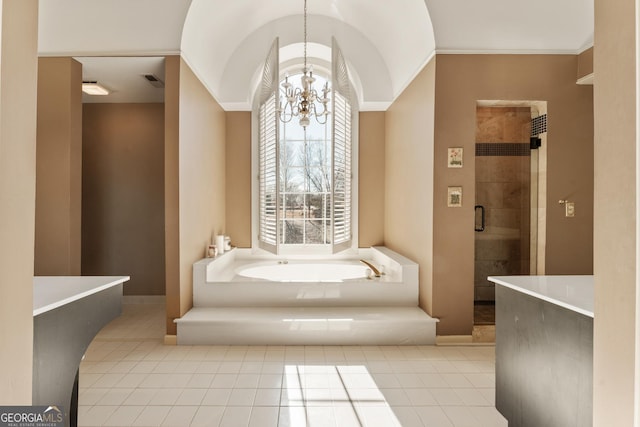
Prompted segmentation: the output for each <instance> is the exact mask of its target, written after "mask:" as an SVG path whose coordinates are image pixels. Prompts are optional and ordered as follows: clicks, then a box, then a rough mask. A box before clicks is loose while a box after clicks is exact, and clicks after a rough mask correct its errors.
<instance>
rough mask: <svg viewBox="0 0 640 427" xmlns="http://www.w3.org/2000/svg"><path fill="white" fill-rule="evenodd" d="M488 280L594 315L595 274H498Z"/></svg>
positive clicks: (590, 315)
mask: <svg viewBox="0 0 640 427" xmlns="http://www.w3.org/2000/svg"><path fill="white" fill-rule="evenodd" d="M488 280H489V281H491V282H494V283H495V284H497V285H502V286H506V287H508V288H511V289H513V290H516V291H519V292H522V293H524V294H528V295H531V296H533V297H536V298H540V299H542V300H545V301H548V302H550V303H552V304H556V305H559V306H561V307H564V308H568V309H569V310H572V311H575V312H577V313H581V314H584V315H585V316H589V317H593V307H594V297H593V276H496V277H489V278H488Z"/></svg>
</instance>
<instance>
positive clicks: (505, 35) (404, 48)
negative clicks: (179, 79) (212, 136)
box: [39, 0, 593, 110]
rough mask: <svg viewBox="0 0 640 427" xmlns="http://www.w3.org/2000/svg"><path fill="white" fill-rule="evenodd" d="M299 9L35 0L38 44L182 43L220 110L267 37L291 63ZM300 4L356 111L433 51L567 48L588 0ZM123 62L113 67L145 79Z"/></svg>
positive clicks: (56, 51)
mask: <svg viewBox="0 0 640 427" xmlns="http://www.w3.org/2000/svg"><path fill="white" fill-rule="evenodd" d="M302 10H303V1H302V0H263V1H257V0H234V1H228V0H135V1H131V0H56V1H55V2H54V1H51V0H40V15H39V20H40V22H39V53H40V55H42V56H57V55H68V56H74V57H88V56H102V57H107V58H104V59H103V60H102V61H104V62H109V59H108V57H121V56H125V57H127V56H130V57H133V56H162V55H167V54H181V55H182V56H183V58H184V59H185V60H186V61H187V63H188V64H189V65H190V67H191V68H192V69H193V70H194V72H195V73H196V74H197V75H198V77H199V78H200V80H201V81H202V82H203V83H204V85H205V86H206V87H207V88H208V89H209V91H210V92H211V93H212V95H213V96H214V97H215V98H216V99H217V101H218V102H219V103H220V104H221V105H222V106H223V107H224V108H225V109H227V110H248V109H250V108H251V105H252V100H253V94H254V92H255V88H256V85H257V81H258V77H259V73H260V70H261V66H262V61H263V60H264V58H265V56H266V53H267V50H268V48H269V46H270V44H271V42H272V41H273V39H274V38H275V37H279V38H280V46H281V51H280V59H281V62H284V64H285V67H286V66H293V65H295V66H296V67H298V66H299V64H300V62H301V57H302V52H303V50H302V40H303V31H302V29H303V20H302ZM308 13H309V18H308V33H309V36H308V39H309V43H310V44H309V56H310V62H313V63H316V64H317V65H318V66H320V68H323V66H325V68H326V64H327V63H328V61H329V59H330V49H329V46H330V45H331V37H332V36H333V37H335V38H336V39H337V41H338V43H339V44H340V46H341V48H342V50H343V52H344V55H345V58H346V59H347V62H348V64H349V70H350V72H351V74H352V78H353V81H354V83H355V85H356V87H357V89H358V94H359V101H360V107H361V109H364V110H380V109H385V108H386V107H387V106H388V105H389V104H390V103H391V102H392V101H393V100H394V99H395V98H396V97H397V96H398V95H399V94H400V93H401V92H402V91H403V90H404V88H406V86H407V85H408V84H409V83H410V82H411V80H413V78H414V77H415V76H416V74H417V73H418V72H419V71H420V70H421V69H422V67H423V66H424V65H425V64H426V63H427V62H428V61H429V59H430V58H431V57H432V55H433V54H434V53H436V52H439V53H440V52H442V53H574V54H575V53H579V52H580V51H582V50H584V49H585V48H588V47H589V46H591V45H592V44H593V0H562V1H557V0H538V2H536V3H524V2H522V1H520V0H484V1H482V2H474V1H468V0H446V1H443V0H394V1H389V0H309V1H308ZM79 60H81V61H82V60H83V58H79ZM114 61H115V60H114ZM126 62H127V61H122V60H120V61H119V63H120V64H121V65H120V66H121V67H123V68H122V73H121V77H122V78H125V77H127V76H129V78H133V79H138V80H139V81H140V82H141V84H146V82H143V81H142V79H141V77H140V74H143V73H144V71H140V70H139V69H135V68H129V69H127V68H126V66H125V63H126ZM97 63H98V62H96V61H94V62H92V67H91V71H92V73H93V74H94V75H93V76H92V78H93V79H100V70H99V67H96V64H97ZM139 64H140V62H138V66H139ZM113 67H114V66H111V67H105V68H109V69H110V70H111V77H110V78H111V79H113V83H112V85H117V84H118V82H117V76H118V73H117V72H116V73H115V75H114V68H113Z"/></svg>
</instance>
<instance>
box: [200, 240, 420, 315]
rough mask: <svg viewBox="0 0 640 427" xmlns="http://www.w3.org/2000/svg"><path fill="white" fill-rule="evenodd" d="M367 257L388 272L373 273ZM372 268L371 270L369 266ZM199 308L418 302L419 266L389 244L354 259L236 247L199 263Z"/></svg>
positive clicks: (416, 303) (404, 303)
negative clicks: (295, 256)
mask: <svg viewBox="0 0 640 427" xmlns="http://www.w3.org/2000/svg"><path fill="white" fill-rule="evenodd" d="M360 259H365V260H367V261H369V262H370V263H372V264H373V265H374V266H375V267H376V268H378V269H379V270H381V271H384V273H385V274H384V275H383V276H381V277H379V278H368V277H367V276H368V275H369V271H370V270H369V267H367V266H366V265H364V264H363V263H361V262H360V261H359V260H360ZM368 270H369V271H368ZM193 304H194V307H274V306H276V307H286V306H295V307H320V306H331V307H341V306H343V307H346V306H349V307H358V306H417V305H418V265H417V264H416V263H415V262H413V261H411V260H409V259H408V258H405V257H404V256H402V255H400V254H398V253H396V252H393V251H391V250H390V249H388V248H385V247H373V248H365V249H360V250H359V252H358V253H357V254H355V256H352V257H349V258H344V257H341V258H325V259H309V258H307V257H301V258H298V259H292V258H285V257H280V256H275V255H262V256H255V255H254V254H253V253H252V251H251V250H250V249H233V250H231V251H228V252H225V253H224V254H222V255H220V256H218V257H216V258H213V259H211V258H207V259H203V260H201V261H199V262H197V263H195V264H194V266H193Z"/></svg>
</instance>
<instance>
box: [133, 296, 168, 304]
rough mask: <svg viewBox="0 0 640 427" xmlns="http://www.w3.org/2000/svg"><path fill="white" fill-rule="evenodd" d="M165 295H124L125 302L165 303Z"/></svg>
mask: <svg viewBox="0 0 640 427" xmlns="http://www.w3.org/2000/svg"><path fill="white" fill-rule="evenodd" d="M165 302H166V297H165V296H164V295H123V296H122V303H123V304H165Z"/></svg>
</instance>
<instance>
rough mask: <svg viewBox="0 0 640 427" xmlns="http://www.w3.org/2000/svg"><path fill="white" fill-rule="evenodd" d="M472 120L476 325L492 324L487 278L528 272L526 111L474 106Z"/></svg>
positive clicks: (490, 285) (528, 115)
mask: <svg viewBox="0 0 640 427" xmlns="http://www.w3.org/2000/svg"><path fill="white" fill-rule="evenodd" d="M476 118H477V126H476V153H475V154H476V157H475V167H476V195H475V196H476V215H475V227H474V230H475V266H474V267H475V268H474V302H475V306H476V316H475V317H476V319H475V323H476V324H491V323H494V321H495V320H494V317H493V316H494V314H493V313H494V312H493V305H494V304H495V288H494V285H493V283H491V282H489V281H487V277H488V276H509V275H522V274H529V272H530V252H531V250H530V235H531V212H532V210H531V149H530V136H531V108H530V107H482V106H479V107H477V111H476Z"/></svg>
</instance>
